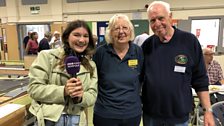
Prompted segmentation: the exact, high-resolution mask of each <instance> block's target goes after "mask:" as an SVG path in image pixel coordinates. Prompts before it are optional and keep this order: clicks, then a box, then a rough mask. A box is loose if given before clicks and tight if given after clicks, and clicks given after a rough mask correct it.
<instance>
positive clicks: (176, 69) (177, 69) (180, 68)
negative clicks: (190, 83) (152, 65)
mask: <svg viewBox="0 0 224 126" xmlns="http://www.w3.org/2000/svg"><path fill="white" fill-rule="evenodd" d="M185 70H186V67H183V66H175V67H174V72H179V73H185Z"/></svg>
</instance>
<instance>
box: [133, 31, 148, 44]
mask: <svg viewBox="0 0 224 126" xmlns="http://www.w3.org/2000/svg"><path fill="white" fill-rule="evenodd" d="M147 38H149V34H148V32H143V33H142V34H141V35H138V36H136V37H135V40H134V42H133V43H135V44H137V45H138V46H141V45H142V44H143V42H144V41H145V40H146V39H147Z"/></svg>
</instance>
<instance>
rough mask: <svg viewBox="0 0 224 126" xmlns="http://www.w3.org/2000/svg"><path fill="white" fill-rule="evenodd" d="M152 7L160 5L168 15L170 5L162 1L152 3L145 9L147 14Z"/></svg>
mask: <svg viewBox="0 0 224 126" xmlns="http://www.w3.org/2000/svg"><path fill="white" fill-rule="evenodd" d="M154 5H162V6H164V7H165V9H166V11H167V12H168V13H169V14H170V13H171V11H170V4H169V3H167V2H164V1H153V2H152V3H151V4H150V5H149V7H148V8H147V13H149V12H150V11H151V9H152V7H153V6H154Z"/></svg>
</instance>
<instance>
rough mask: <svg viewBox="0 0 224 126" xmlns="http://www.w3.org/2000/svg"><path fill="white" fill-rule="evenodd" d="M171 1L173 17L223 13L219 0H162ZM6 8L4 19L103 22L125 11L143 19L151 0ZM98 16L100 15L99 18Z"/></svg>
mask: <svg viewBox="0 0 224 126" xmlns="http://www.w3.org/2000/svg"><path fill="white" fill-rule="evenodd" d="M164 1H166V2H169V3H170V4H171V10H173V17H174V18H175V19H188V17H191V16H210V15H213V16H214V15H223V14H224V2H223V0H187V1H184V0H164ZM6 2H7V3H6V5H7V7H0V18H2V19H3V20H6V22H54V21H71V20H74V19H85V20H87V21H107V20H108V19H109V18H110V17H111V16H112V15H113V14H114V13H126V14H127V15H128V16H129V17H130V18H131V19H133V18H135V15H136V14H138V15H139V16H138V18H140V19H146V18H147V15H146V9H144V6H145V4H149V3H150V2H152V0H106V1H96V2H80V3H66V0H48V4H47V5H46V4H42V5H38V6H40V13H39V14H36V15H32V14H31V13H30V7H31V5H21V0H7V1H6ZM99 17H100V18H99Z"/></svg>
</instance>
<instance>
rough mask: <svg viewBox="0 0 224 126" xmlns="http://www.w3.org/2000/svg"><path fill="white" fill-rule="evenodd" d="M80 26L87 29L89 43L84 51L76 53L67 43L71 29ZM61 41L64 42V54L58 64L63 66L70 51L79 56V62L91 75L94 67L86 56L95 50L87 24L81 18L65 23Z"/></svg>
mask: <svg viewBox="0 0 224 126" xmlns="http://www.w3.org/2000/svg"><path fill="white" fill-rule="evenodd" d="M80 27H82V28H85V29H86V30H87V32H88V34H89V44H88V46H87V48H86V49H85V51H84V52H82V53H77V52H75V51H74V50H72V49H71V48H70V46H69V43H68V38H69V35H70V33H71V32H72V31H73V30H75V29H77V28H80ZM62 42H63V44H64V46H63V47H64V51H65V54H64V56H63V58H62V61H61V62H60V64H61V65H62V66H63V67H64V60H65V58H66V57H67V56H69V55H71V53H72V54H75V55H76V56H78V57H79V60H80V62H81V64H82V65H83V66H84V67H85V69H87V70H89V71H90V75H91V76H92V75H93V72H94V69H93V67H92V66H91V65H90V63H89V59H88V58H87V57H88V55H93V53H94V52H95V51H94V50H95V45H94V41H93V37H92V32H91V30H90V28H89V26H88V24H87V23H86V22H85V21H83V20H75V21H72V22H70V23H69V24H68V25H67V27H66V29H65V31H64V32H63V34H62Z"/></svg>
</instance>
